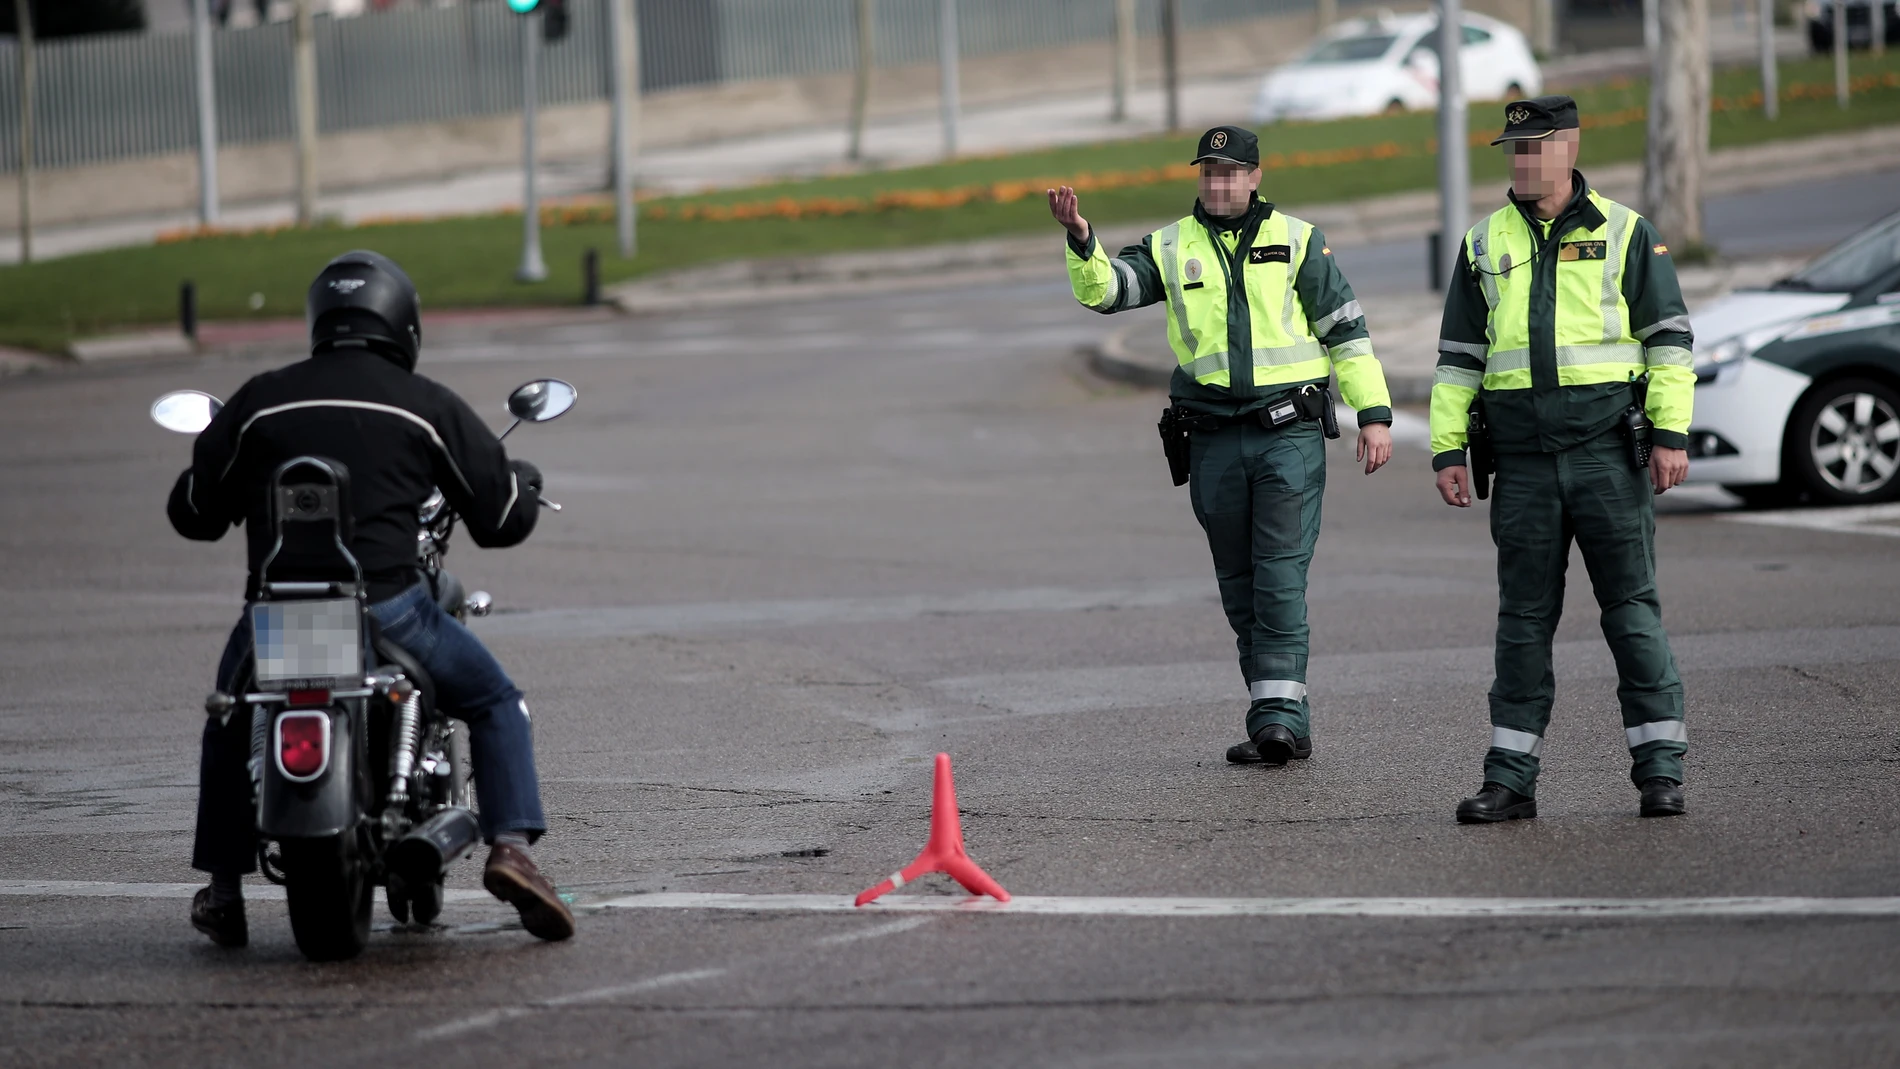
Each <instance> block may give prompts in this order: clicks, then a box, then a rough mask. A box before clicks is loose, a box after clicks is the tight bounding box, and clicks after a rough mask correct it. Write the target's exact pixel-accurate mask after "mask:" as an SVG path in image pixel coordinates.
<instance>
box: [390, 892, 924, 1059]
mask: <svg viewBox="0 0 1900 1069" xmlns="http://www.w3.org/2000/svg"><path fill="white" fill-rule="evenodd" d="M936 919H937V918H936V916H934V915H926V916H921V917H905V918H903V919H901V920H896V921H892V922H890V923H888V924H879V925H875V926H873V927H870V928H861V929H858V930H856V931H850V932H841V933H838V934H836V935H828V936H824V937H822V938H819V939H815V940H813V941H812V942H811V945H812V946H839V945H842V944H845V943H857V942H862V941H863V940H866V939H881V938H883V937H884V936H887V935H897V934H900V933H902V932H908V931H911V930H912V929H915V928H921V927H923V926H924V925H926V924H929V923H930V922H932V921H934V920H936ZM728 971H729V970H728V969H727V968H725V967H714V968H706V969H691V970H687V971H685V972H671V973H663V974H661V975H659V976H654V977H649V978H647V979H645V980H635V981H633V982H631V983H625V984H610V985H608V986H606V987H595V988H589V989H588V990H586V991H576V992H574V993H572V994H568V995H556V996H554V997H553V998H545V999H536V1000H535V1001H533V1002H526V1003H522V1004H521V1005H518V1006H500V1007H497V1008H495V1009H492V1010H486V1011H484V1012H482V1013H476V1014H470V1015H469V1016H467V1017H462V1018H458V1019H456V1020H453V1021H449V1022H447V1023H445V1024H439V1025H435V1026H434V1027H431V1028H425V1029H422V1030H421V1031H419V1032H417V1033H416V1039H417V1040H419V1041H422V1042H428V1041H431V1040H437V1039H450V1038H453V1037H455V1036H461V1035H467V1034H468V1033H470V1032H479V1031H481V1030H483V1029H487V1028H493V1027H495V1026H496V1025H499V1024H502V1023H503V1022H505V1021H512V1020H514V1019H516V1018H518V1017H525V1016H527V1015H529V1014H532V1013H538V1012H540V1011H543V1010H558V1009H563V1008H565V1007H568V1006H585V1005H588V1004H590V1003H595V1002H609V1001H612V1000H613V999H616V998H621V997H623V996H626V995H639V994H644V993H645V992H648V991H658V990H660V989H662V988H668V987H679V986H681V985H684V984H691V983H697V982H698V981H701V980H712V979H716V978H718V977H721V976H724V975H726V973H727V972H728Z"/></svg>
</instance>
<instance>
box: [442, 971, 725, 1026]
mask: <svg viewBox="0 0 1900 1069" xmlns="http://www.w3.org/2000/svg"><path fill="white" fill-rule="evenodd" d="M725 974H726V970H724V969H693V970H690V971H688V972H672V973H663V974H661V975H659V976H653V977H648V978H647V979H645V980H635V981H633V982H632V983H627V984H615V985H613V986H612V987H596V988H593V989H591V990H587V991H577V992H575V993H574V994H571V995H557V996H555V997H554V998H546V999H537V1000H536V1001H534V1002H525V1003H522V1004H521V1005H519V1006H501V1007H498V1008H496V1009H492V1010H488V1011H486V1012H484V1013H476V1014H471V1015H469V1016H467V1017H461V1018H457V1019H456V1020H453V1021H449V1022H448V1023H446V1024H439V1025H436V1026H435V1027H433V1028H424V1029H422V1030H421V1031H419V1032H417V1033H416V1038H417V1039H419V1040H422V1041H424V1042H427V1041H430V1040H436V1039H449V1038H452V1037H454V1036H459V1035H464V1034H466V1033H469V1032H478V1031H481V1030H482V1029H484V1028H493V1027H495V1026H496V1025H498V1024H501V1023H502V1022H503V1021H512V1020H514V1019H515V1018H517V1017H526V1016H527V1015H529V1014H531V1013H536V1012H539V1011H541V1010H552V1009H560V1008H561V1007H563V1006H583V1005H586V1004H587V1003H590V1002H605V1001H607V1000H609V999H615V998H619V997H621V996H623V995H638V994H641V993H643V992H647V991H658V990H660V989H661V988H666V987H677V986H679V985H680V984H690V983H693V982H695V981H698V980H710V979H712V978H713V977H715V976H724V975H725Z"/></svg>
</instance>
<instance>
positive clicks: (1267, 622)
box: [1048, 126, 1392, 765]
mask: <svg viewBox="0 0 1900 1069" xmlns="http://www.w3.org/2000/svg"><path fill="white" fill-rule="evenodd" d="M1193 162H1194V163H1195V164H1197V165H1199V167H1200V169H1201V171H1200V199H1199V200H1198V201H1196V202H1195V205H1194V211H1193V213H1192V214H1191V215H1188V216H1187V217H1186V218H1183V219H1181V220H1180V221H1178V222H1174V223H1170V224H1169V225H1167V226H1165V227H1162V228H1161V229H1160V230H1157V231H1155V232H1154V233H1152V234H1150V235H1148V236H1147V237H1146V238H1143V239H1142V240H1141V242H1140V243H1139V244H1136V245H1130V246H1128V247H1127V248H1125V249H1123V250H1121V252H1120V253H1119V254H1117V255H1116V256H1115V257H1113V258H1110V257H1109V256H1108V254H1107V253H1106V252H1105V251H1104V250H1103V249H1102V247H1101V245H1100V244H1099V243H1098V242H1097V241H1096V238H1095V234H1094V232H1093V231H1092V230H1091V229H1090V227H1089V223H1088V220H1086V219H1084V218H1083V217H1082V215H1081V214H1080V211H1079V208H1078V204H1077V199H1076V194H1075V190H1073V189H1071V188H1069V187H1067V186H1064V187H1062V188H1060V189H1051V190H1049V191H1048V194H1049V210H1050V212H1051V213H1052V214H1053V215H1054V216H1055V218H1056V221H1057V222H1059V223H1061V224H1062V225H1063V226H1064V227H1065V228H1066V229H1067V230H1068V232H1069V242H1068V265H1069V282H1070V285H1071V287H1072V288H1073V290H1074V292H1075V298H1076V300H1078V301H1080V302H1081V303H1082V304H1084V305H1086V306H1087V307H1089V308H1092V309H1094V310H1095V311H1097V312H1102V313H1112V312H1125V311H1127V310H1129V309H1131V308H1140V307H1143V306H1144V305H1150V304H1156V303H1159V302H1162V301H1165V302H1166V303H1167V314H1168V343H1169V345H1170V346H1171V347H1172V348H1173V350H1174V354H1175V356H1176V358H1177V366H1176V367H1175V369H1174V372H1173V380H1172V383H1171V384H1170V387H1169V393H1170V395H1171V396H1172V398H1173V404H1172V405H1171V407H1170V408H1169V409H1168V410H1167V411H1166V413H1165V414H1164V416H1163V418H1162V422H1161V428H1160V429H1161V434H1162V439H1163V441H1164V443H1165V444H1166V445H1167V448H1168V452H1169V463H1170V467H1171V468H1172V469H1173V471H1174V474H1175V482H1176V484H1177V485H1178V484H1179V483H1181V482H1183V481H1186V482H1188V483H1189V484H1190V485H1189V496H1190V497H1191V499H1192V501H1193V505H1194V515H1195V518H1196V519H1198V520H1199V521H1200V523H1201V527H1202V528H1203V529H1204V530H1205V531H1206V532H1207V541H1208V546H1209V548H1211V549H1212V550H1213V555H1214V570H1215V573H1216V575H1217V576H1218V578H1219V581H1220V592H1221V603H1222V605H1223V606H1224V608H1225V609H1226V611H1227V619H1228V622H1229V623H1230V624H1232V626H1233V629H1234V634H1235V635H1236V636H1237V638H1238V646H1239V650H1240V668H1241V672H1242V673H1243V674H1244V675H1245V677H1246V682H1247V688H1248V693H1249V695H1250V698H1251V705H1250V706H1249V708H1248V710H1247V718H1246V729H1247V736H1248V741H1246V742H1243V743H1240V744H1238V745H1236V746H1233V747H1232V748H1230V749H1229V750H1228V751H1227V759H1228V760H1229V761H1233V762H1235V763H1237V764H1240V763H1256V762H1265V763H1267V764H1270V765H1284V764H1286V762H1287V761H1288V760H1289V759H1293V758H1305V757H1308V756H1310V755H1311V754H1312V752H1313V745H1312V738H1311V731H1310V729H1309V726H1308V710H1307V689H1306V660H1307V623H1306V571H1307V565H1308V563H1309V562H1311V560H1312V559H1313V544H1314V542H1315V541H1316V540H1317V539H1318V538H1319V526H1320V498H1321V495H1322V493H1323V491H1324V490H1325V486H1326V438H1328V437H1338V434H1339V432H1338V429H1337V424H1336V423H1335V422H1334V420H1333V409H1332V397H1331V395H1330V393H1329V392H1328V391H1327V385H1326V384H1327V380H1328V378H1329V377H1330V376H1331V375H1333V374H1334V373H1337V375H1338V377H1339V388H1340V392H1341V393H1342V394H1343V395H1344V397H1345V400H1346V403H1347V404H1348V405H1350V406H1351V407H1353V408H1354V409H1356V410H1358V420H1359V428H1360V429H1359V442H1358V454H1357V455H1358V458H1359V460H1360V461H1362V462H1363V463H1364V466H1365V471H1366V474H1368V475H1370V474H1371V473H1372V472H1374V471H1377V470H1378V469H1379V468H1380V467H1381V466H1383V465H1384V464H1385V462H1386V461H1387V460H1389V459H1391V457H1392V435H1391V429H1390V424H1391V422H1392V408H1391V397H1390V394H1388V393H1387V391H1386V385H1385V373H1384V371H1383V370H1382V369H1381V368H1380V366H1379V362H1378V360H1377V359H1376V358H1375V357H1374V356H1373V354H1372V341H1371V339H1370V338H1369V337H1368V336H1367V333H1366V321H1365V317H1364V315H1363V314H1362V313H1361V312H1360V309H1359V302H1358V301H1357V300H1356V299H1355V298H1354V297H1353V293H1352V287H1351V286H1349V285H1347V284H1346V279H1345V276H1343V275H1342V274H1340V271H1339V268H1338V266H1337V265H1336V264H1335V263H1334V262H1333V257H1332V250H1331V249H1330V248H1328V247H1327V245H1326V238H1325V235H1323V234H1321V233H1320V232H1319V230H1318V229H1316V228H1315V227H1313V226H1312V224H1310V223H1306V222H1302V221H1301V220H1299V219H1295V218H1293V217H1291V216H1288V215H1285V214H1282V213H1280V212H1277V211H1275V210H1274V207H1273V205H1272V204H1270V203H1268V202H1266V201H1264V200H1261V199H1260V198H1259V196H1258V195H1257V191H1258V190H1259V188H1260V147H1259V142H1258V141H1257V140H1256V139H1255V137H1254V135H1253V134H1252V133H1251V132H1250V131H1247V130H1243V129H1241V128H1239V127H1236V126H1217V127H1215V128H1214V129H1212V130H1209V131H1207V133H1205V134H1203V135H1202V136H1201V140H1200V144H1199V146H1198V148H1197V149H1196V151H1195V154H1194V160H1193Z"/></svg>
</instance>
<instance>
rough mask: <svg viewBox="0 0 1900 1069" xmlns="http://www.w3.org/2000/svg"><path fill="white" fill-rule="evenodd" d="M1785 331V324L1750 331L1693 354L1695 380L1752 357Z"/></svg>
mask: <svg viewBox="0 0 1900 1069" xmlns="http://www.w3.org/2000/svg"><path fill="white" fill-rule="evenodd" d="M1786 329H1787V326H1786V324H1776V325H1775V326H1772V327H1763V328H1761V329H1759V330H1751V331H1747V332H1745V333H1742V334H1737V335H1735V336H1734V337H1732V338H1728V339H1725V340H1723V341H1721V342H1718V343H1716V344H1715V345H1712V346H1710V347H1709V348H1707V349H1704V350H1703V351H1701V352H1699V353H1697V354H1695V372H1696V377H1697V378H1704V377H1706V376H1709V375H1712V374H1714V373H1715V371H1716V370H1717V369H1719V368H1722V367H1726V366H1727V365H1729V364H1733V363H1736V362H1738V361H1740V360H1741V359H1742V358H1744V357H1748V356H1753V355H1755V352H1756V351H1757V350H1759V349H1762V348H1764V347H1765V346H1767V345H1768V343H1770V342H1772V341H1775V340H1776V339H1778V338H1780V337H1781V335H1782V332H1783V331H1784V330H1786Z"/></svg>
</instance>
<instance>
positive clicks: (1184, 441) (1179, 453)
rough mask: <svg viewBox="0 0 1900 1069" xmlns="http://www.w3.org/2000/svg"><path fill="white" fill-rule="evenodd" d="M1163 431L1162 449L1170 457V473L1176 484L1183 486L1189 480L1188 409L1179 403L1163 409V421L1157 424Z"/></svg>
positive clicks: (1156, 427) (1159, 429)
mask: <svg viewBox="0 0 1900 1069" xmlns="http://www.w3.org/2000/svg"><path fill="white" fill-rule="evenodd" d="M1155 429H1156V430H1157V431H1160V432H1161V451H1162V452H1163V453H1165V454H1166V455H1167V458H1168V475H1169V476H1170V477H1172V478H1173V479H1174V485H1176V486H1181V485H1183V484H1185V483H1186V482H1187V481H1188V429H1187V410H1186V409H1184V408H1182V407H1180V406H1179V405H1169V406H1168V407H1167V408H1164V409H1162V410H1161V422H1159V423H1157V424H1155Z"/></svg>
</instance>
